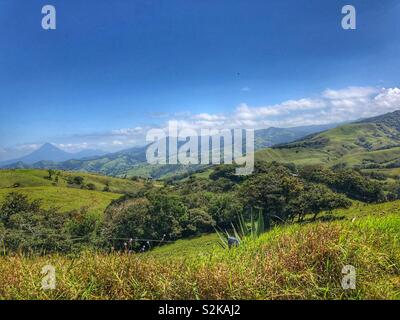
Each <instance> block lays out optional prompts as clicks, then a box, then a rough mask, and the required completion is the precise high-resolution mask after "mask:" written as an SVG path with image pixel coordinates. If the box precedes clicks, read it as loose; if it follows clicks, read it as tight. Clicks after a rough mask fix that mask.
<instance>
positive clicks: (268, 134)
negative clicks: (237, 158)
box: [254, 123, 338, 150]
mask: <svg viewBox="0 0 400 320" xmlns="http://www.w3.org/2000/svg"><path fill="white" fill-rule="evenodd" d="M337 126H338V124H337V123H333V124H325V125H313V126H301V127H293V128H275V127H270V128H268V129H261V130H256V131H255V134H254V139H255V141H254V144H255V149H256V150H257V149H261V148H267V147H271V146H273V145H276V144H281V143H288V142H291V141H295V140H297V139H300V138H302V137H305V136H308V135H310V134H312V133H315V132H321V131H325V130H328V129H332V128H335V127H337Z"/></svg>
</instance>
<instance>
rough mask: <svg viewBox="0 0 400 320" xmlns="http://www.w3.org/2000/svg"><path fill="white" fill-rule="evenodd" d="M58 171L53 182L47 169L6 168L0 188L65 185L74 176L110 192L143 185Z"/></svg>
mask: <svg viewBox="0 0 400 320" xmlns="http://www.w3.org/2000/svg"><path fill="white" fill-rule="evenodd" d="M57 172H59V179H58V182H57V183H56V182H55V176H53V178H52V180H49V179H48V178H47V177H48V172H47V170H39V169H8V170H4V169H3V170H0V189H1V188H12V187H14V186H15V185H16V184H17V185H18V187H44V186H53V185H56V186H57V187H67V186H68V185H69V183H68V181H69V180H70V179H71V178H74V177H76V176H80V177H82V178H83V179H84V180H83V182H84V184H86V185H87V184H93V185H94V186H95V188H96V190H98V191H102V190H103V189H104V188H105V187H106V186H108V187H109V191H110V192H114V193H126V192H131V191H133V190H136V189H138V188H139V187H142V186H143V181H141V180H138V181H132V180H129V179H119V178H113V177H106V176H102V175H99V174H92V173H91V174H89V173H84V172H68V171H57Z"/></svg>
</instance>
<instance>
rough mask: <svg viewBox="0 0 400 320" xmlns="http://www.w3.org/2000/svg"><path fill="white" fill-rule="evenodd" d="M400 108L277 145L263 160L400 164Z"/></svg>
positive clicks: (264, 153)
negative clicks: (399, 109) (399, 160)
mask: <svg viewBox="0 0 400 320" xmlns="http://www.w3.org/2000/svg"><path fill="white" fill-rule="evenodd" d="M399 123H400V112H399V111H396V112H393V113H389V114H386V115H383V116H380V117H376V118H371V119H367V120H364V121H360V122H357V123H352V124H346V125H342V126H339V127H337V128H334V129H330V130H327V131H324V132H321V133H318V134H313V135H310V136H308V137H306V138H304V139H301V140H298V141H296V142H292V143H289V144H285V145H279V146H276V147H274V148H273V149H263V150H260V151H257V152H256V158H257V159H259V160H267V161H271V160H275V161H280V162H293V163H296V164H299V165H304V164H328V165H337V164H345V165H349V166H358V167H361V168H371V167H374V168H376V167H399V166H400V163H397V162H398V159H399V158H400V147H399V146H400V131H399V128H400V125H399Z"/></svg>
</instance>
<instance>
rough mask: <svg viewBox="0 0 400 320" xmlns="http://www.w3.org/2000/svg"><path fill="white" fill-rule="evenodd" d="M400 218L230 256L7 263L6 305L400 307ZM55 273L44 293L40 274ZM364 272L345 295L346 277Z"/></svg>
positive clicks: (321, 230) (0, 282) (274, 240)
mask: <svg viewBox="0 0 400 320" xmlns="http://www.w3.org/2000/svg"><path fill="white" fill-rule="evenodd" d="M399 234H400V217H399V216H389V217H384V218H368V219H364V220H363V221H362V222H359V223H350V222H348V221H347V222H340V223H339V222H335V223H332V222H331V223H324V224H323V223H315V224H310V225H306V226H289V227H282V228H277V229H275V230H273V231H271V232H268V233H267V234H264V235H263V236H262V237H260V238H259V239H256V240H249V241H245V242H244V243H242V245H241V246H240V247H239V248H234V249H231V250H223V249H213V251H212V252H208V253H204V252H202V253H201V254H199V255H198V256H190V257H188V258H185V257H179V258H178V257H176V256H174V257H171V258H169V259H167V258H162V259H160V258H155V257H152V256H151V254H146V255H143V254H142V255H140V254H124V253H112V254H102V253H93V252H86V253H82V254H81V255H80V256H79V257H76V258H72V257H65V256H61V255H52V256H45V257H27V256H20V255H16V256H7V257H1V258H0V297H1V299H399V298H400V281H399V279H400V269H399V266H400V246H399ZM46 264H51V265H53V266H54V267H55V268H56V289H55V290H42V289H41V281H42V277H43V275H41V269H42V267H43V266H44V265H46ZM348 264H351V265H353V266H354V267H356V270H357V282H356V285H357V287H356V289H355V290H343V289H342V287H341V279H342V277H343V275H342V273H341V270H342V267H343V266H344V265H348Z"/></svg>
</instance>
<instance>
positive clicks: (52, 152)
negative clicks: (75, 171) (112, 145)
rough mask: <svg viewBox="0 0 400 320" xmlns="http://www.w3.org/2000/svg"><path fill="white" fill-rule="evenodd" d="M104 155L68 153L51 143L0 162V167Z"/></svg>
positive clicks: (99, 151)
mask: <svg viewBox="0 0 400 320" xmlns="http://www.w3.org/2000/svg"><path fill="white" fill-rule="evenodd" d="M104 154H106V152H104V151H101V150H92V149H86V150H82V151H80V152H77V153H69V152H66V151H63V150H61V149H59V148H57V147H56V146H54V145H52V144H51V143H45V144H44V145H42V146H41V147H40V148H39V149H37V150H35V151H33V152H32V153H30V154H28V155H26V156H24V157H21V158H18V159H12V160H7V161H2V162H0V167H13V166H17V164H19V166H20V165H21V164H22V165H26V166H29V165H32V164H34V163H37V162H40V161H52V162H62V161H66V160H70V159H85V158H91V157H94V156H102V155H104Z"/></svg>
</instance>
